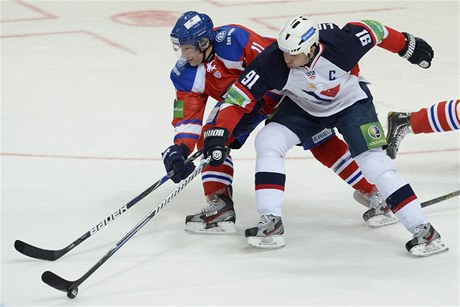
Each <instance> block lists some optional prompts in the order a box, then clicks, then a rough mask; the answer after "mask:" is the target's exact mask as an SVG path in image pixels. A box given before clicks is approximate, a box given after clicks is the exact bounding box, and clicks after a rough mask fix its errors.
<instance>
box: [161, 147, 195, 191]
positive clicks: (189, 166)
mask: <svg viewBox="0 0 460 307" xmlns="http://www.w3.org/2000/svg"><path fill="white" fill-rule="evenodd" d="M189 154H190V150H189V149H188V147H187V146H185V145H184V144H180V145H172V146H169V147H168V148H167V149H166V150H165V151H164V152H162V153H161V155H162V157H163V163H164V165H165V168H166V171H167V172H168V173H169V172H170V171H174V174H173V175H172V176H171V180H172V181H174V183H179V182H180V181H181V180H182V179H185V178H187V177H188V175H190V174H191V173H192V172H193V170H194V169H195V164H193V163H192V162H188V163H185V160H186V159H187V157H188V155H189Z"/></svg>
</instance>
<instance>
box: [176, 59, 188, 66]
mask: <svg viewBox="0 0 460 307" xmlns="http://www.w3.org/2000/svg"><path fill="white" fill-rule="evenodd" d="M185 64H187V60H186V59H185V58H180V59H179V60H178V61H177V63H176V65H177V66H179V67H181V66H184V65H185Z"/></svg>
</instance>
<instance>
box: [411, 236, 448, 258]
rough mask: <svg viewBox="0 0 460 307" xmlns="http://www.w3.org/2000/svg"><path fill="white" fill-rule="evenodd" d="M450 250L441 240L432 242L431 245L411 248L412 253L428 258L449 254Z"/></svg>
mask: <svg viewBox="0 0 460 307" xmlns="http://www.w3.org/2000/svg"><path fill="white" fill-rule="evenodd" d="M448 250H449V248H448V247H447V246H446V245H445V244H444V243H443V242H442V241H441V238H438V239H435V240H433V241H431V243H430V244H428V245H426V244H419V245H416V246H414V247H412V248H411V250H410V253H411V254H412V255H413V256H417V257H427V256H432V255H436V254H439V253H443V252H447V251H448Z"/></svg>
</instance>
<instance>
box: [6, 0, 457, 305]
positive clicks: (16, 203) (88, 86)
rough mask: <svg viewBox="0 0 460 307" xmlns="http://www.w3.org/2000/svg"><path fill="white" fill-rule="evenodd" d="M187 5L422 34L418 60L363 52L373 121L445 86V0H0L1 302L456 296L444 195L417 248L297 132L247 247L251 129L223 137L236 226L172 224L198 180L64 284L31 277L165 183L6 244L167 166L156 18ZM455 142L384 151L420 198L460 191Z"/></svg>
mask: <svg viewBox="0 0 460 307" xmlns="http://www.w3.org/2000/svg"><path fill="white" fill-rule="evenodd" d="M186 10H197V11H201V12H205V13H208V14H209V15H210V16H211V17H212V18H213V19H214V24H215V25H222V24H228V23H239V24H242V25H245V26H247V27H249V28H252V29H254V30H255V31H257V32H259V33H261V34H264V35H266V36H276V35H277V30H278V29H279V28H280V27H281V26H282V25H283V24H284V23H285V22H286V21H287V20H288V19H289V18H290V17H292V16H294V15H297V14H305V15H306V16H309V17H311V18H313V19H316V20H317V21H318V22H334V23H336V24H338V25H340V26H343V25H344V24H345V23H346V22H348V21H354V20H360V19H375V20H378V21H381V22H382V23H384V24H385V25H388V26H390V27H393V28H395V29H397V30H400V31H406V32H409V33H412V34H414V35H416V36H419V37H422V38H424V39H425V40H427V41H428V42H429V43H430V44H431V45H432V46H433V48H434V50H435V58H434V61H433V65H432V67H431V68H430V69H428V70H423V69H420V68H419V67H417V66H415V65H410V64H409V63H408V62H407V61H405V60H404V59H402V58H400V57H399V56H397V55H395V54H391V53H389V52H387V51H385V50H383V49H380V48H375V49H374V50H372V51H371V52H370V53H368V54H367V55H366V56H365V58H364V59H363V60H362V61H361V64H360V66H361V72H362V74H363V75H364V76H365V77H366V78H367V79H368V80H369V81H370V82H371V83H372V85H371V87H370V88H371V91H372V93H373V95H374V99H375V105H376V108H377V110H378V113H379V117H380V119H381V121H382V123H383V125H384V127H385V128H386V114H387V112H388V111H390V110H401V111H416V110H418V109H420V108H422V107H428V106H430V105H431V104H434V103H436V102H438V101H442V100H447V99H454V98H458V97H459V36H460V34H459V2H457V1H410V2H403V1H252V2H251V3H250V2H249V1H244V2H243V1H224V0H207V1H32V0H16V1H3V0H2V1H1V27H2V29H1V37H0V38H1V40H0V42H1V78H2V79H1V91H2V93H1V137H2V139H1V155H2V156H1V174H2V176H1V182H2V184H1V192H2V193H1V306H5V307H6V306H184V305H194V306H217V305H234V306H242V305H250V306H272V305H278V306H290V305H296V306H299V305H301V306H331V305H343V306H356V305H358V306H409V305H414V306H458V305H459V198H454V199H450V200H447V201H444V202H441V203H438V204H435V205H433V206H430V207H427V208H425V209H424V211H425V213H426V215H427V217H428V219H429V220H430V221H431V223H432V224H433V225H434V226H435V227H436V228H437V230H438V231H439V232H440V233H441V234H442V236H443V238H444V241H445V242H446V244H448V245H449V247H450V251H449V252H447V253H444V254H440V255H437V256H433V257H428V258H414V257H412V256H410V255H409V254H408V253H407V251H406V250H405V248H404V244H405V243H406V241H408V240H409V239H410V237H411V235H410V234H409V233H408V232H407V231H406V230H405V229H404V228H403V226H402V225H401V224H395V225H391V226H387V227H384V228H378V229H371V228H369V227H368V226H367V225H366V224H365V223H364V222H363V220H362V218H361V215H362V213H363V212H364V211H365V208H364V207H362V206H361V205H359V204H357V203H356V202H355V201H354V200H353V198H352V192H353V191H352V189H351V188H350V187H348V186H347V185H345V184H344V183H343V182H342V181H341V180H339V178H338V177H337V176H335V175H334V174H333V173H332V171H330V170H328V169H325V168H324V167H323V166H321V165H320V164H319V163H318V162H317V161H315V160H314V159H313V158H312V155H311V154H310V153H309V152H304V151H302V150H300V149H299V148H295V149H293V150H292V151H291V152H290V153H289V154H288V159H287V161H286V166H287V185H286V193H285V194H286V200H285V204H284V208H283V220H284V224H285V231H286V234H285V240H286V247H284V248H283V249H280V250H273V251H265V250H257V249H254V248H251V247H249V246H248V245H247V242H246V239H245V238H244V235H243V233H244V230H245V229H246V228H248V227H252V226H254V225H255V224H256V223H257V221H258V220H259V217H258V215H257V212H256V209H255V196H254V191H253V190H254V184H253V182H254V179H253V172H254V165H255V153H254V148H253V141H254V135H252V136H251V138H250V139H249V140H248V142H247V144H246V145H245V147H244V148H243V149H241V150H238V151H234V152H233V157H234V162H235V169H236V172H235V181H234V190H235V197H234V198H235V204H236V210H237V225H236V226H237V228H238V232H237V233H236V234H232V235H223V236H218V235H214V236H213V235H211V236H205V235H191V234H187V233H186V232H185V231H184V230H183V228H184V219H185V216H186V215H187V214H191V213H195V212H196V211H198V210H199V209H200V208H201V207H202V206H203V205H204V198H203V196H202V188H201V184H200V179H196V180H194V181H192V182H191V183H190V185H189V186H187V187H186V188H185V189H184V190H183V191H182V192H181V193H180V194H178V196H177V197H176V198H174V199H173V200H172V201H171V203H169V204H168V205H167V206H166V207H165V208H164V209H163V210H162V211H160V212H159V213H158V214H157V215H156V216H155V217H154V218H153V219H152V220H151V221H150V222H149V223H148V224H147V225H145V227H143V228H142V229H141V230H140V231H139V233H138V234H137V235H135V236H134V237H133V238H132V239H131V240H129V241H128V242H127V243H126V244H125V245H124V246H123V247H122V248H121V249H120V250H119V251H118V252H117V253H116V254H114V255H113V256H112V257H111V258H110V259H109V260H108V261H107V262H106V263H105V264H103V265H102V266H101V267H100V268H99V269H98V270H97V271H96V272H95V273H94V274H93V275H92V276H91V277H89V278H88V279H87V280H86V281H85V282H84V283H83V284H82V285H81V286H80V287H79V289H80V294H79V295H78V297H77V298H76V299H74V300H72V301H71V300H69V299H68V298H67V297H66V295H65V294H64V293H63V292H59V291H57V290H55V289H53V288H51V287H49V286H48V285H46V284H44V283H43V282H42V281H41V278H40V276H41V274H42V273H43V272H44V271H47V270H50V271H52V272H55V273H56V274H58V275H60V276H62V277H64V278H66V279H69V280H75V279H78V278H79V277H80V276H82V275H83V274H84V273H85V272H86V271H87V270H89V269H90V268H91V267H92V266H93V265H94V264H96V262H97V261H98V260H99V259H100V258H101V257H102V256H103V255H104V254H106V253H107V252H108V251H109V249H110V248H112V246H113V245H114V244H115V243H116V242H118V241H119V240H120V239H121V238H122V237H123V236H124V235H125V234H126V233H127V232H128V231H129V230H130V229H131V228H132V227H134V226H135V225H136V224H137V223H138V222H139V221H140V220H141V219H142V218H143V217H144V216H146V215H147V214H148V213H149V212H150V211H151V210H152V209H153V208H154V207H155V206H157V205H158V204H159V203H160V202H161V201H162V200H163V199H164V198H165V197H166V196H167V195H168V194H169V193H170V191H172V190H173V189H174V187H175V185H174V184H173V183H172V182H167V183H165V184H164V185H163V186H161V187H160V188H159V189H158V190H156V191H154V192H153V193H152V194H150V195H149V196H147V197H146V198H145V199H143V200H142V201H140V202H139V203H138V204H137V205H135V206H134V207H132V208H131V209H130V210H129V211H128V212H126V213H125V214H124V215H123V216H121V217H119V218H118V219H117V220H115V221H114V222H113V223H111V224H110V225H107V226H106V228H104V229H102V230H101V231H99V232H97V233H96V234H95V235H94V237H90V238H89V239H88V240H86V241H85V242H83V243H82V244H81V245H79V246H78V247H76V248H75V249H74V250H72V251H71V252H69V253H68V254H67V255H65V256H63V257H62V258H61V259H59V260H57V261H55V262H46V261H41V260H36V259H31V258H27V257H25V256H23V255H21V254H19V253H18V252H17V251H16V250H15V249H14V247H13V244H14V241H15V240H17V239H20V240H24V241H25V242H28V243H31V244H34V245H37V246H40V247H44V248H49V249H59V248H63V247H65V246H66V245H67V244H69V243H71V242H72V241H73V240H75V239H77V238H78V237H79V236H80V235H82V234H84V233H85V232H87V231H88V230H90V229H91V228H92V227H93V226H94V225H96V224H97V223H99V222H100V221H102V220H104V219H105V218H106V217H107V216H109V215H110V214H111V213H112V212H114V211H115V210H117V209H118V208H120V207H122V206H123V205H124V204H126V203H127V202H129V201H130V200H131V199H133V198H134V197H136V196H137V195H138V194H140V193H141V192H142V191H144V190H145V189H146V188H147V187H149V186H150V185H152V184H153V183H154V182H155V181H157V180H158V179H160V178H161V177H162V176H163V175H164V174H165V171H164V168H163V163H162V161H161V158H160V152H161V151H163V150H164V149H165V148H166V147H167V146H169V145H170V144H171V143H172V136H173V130H172V127H171V125H170V121H171V119H172V101H173V99H174V89H173V87H172V84H171V83H170V81H169V72H170V70H171V68H172V67H173V65H174V63H175V61H176V56H175V54H174V52H173V50H172V48H171V44H170V41H169V31H170V30H171V28H172V26H173V24H174V22H175V20H176V19H177V17H178V16H179V15H180V14H181V13H182V12H184V11H186ZM212 104H213V103H212V101H211V102H210V105H212ZM459 150H460V146H459V133H458V132H449V133H443V134H431V135H409V136H407V137H406V139H405V140H404V142H403V143H402V146H401V149H400V154H399V155H398V158H397V159H396V160H395V161H396V165H397V168H398V170H399V172H400V173H401V174H403V175H404V176H405V177H406V178H407V179H408V180H409V181H410V182H411V184H412V186H413V188H414V190H415V191H416V193H417V195H418V196H419V198H420V199H421V200H422V201H424V200H428V199H431V198H434V197H437V196H440V195H443V194H446V193H449V192H452V191H455V190H458V189H459V186H460V183H459V166H460V161H459Z"/></svg>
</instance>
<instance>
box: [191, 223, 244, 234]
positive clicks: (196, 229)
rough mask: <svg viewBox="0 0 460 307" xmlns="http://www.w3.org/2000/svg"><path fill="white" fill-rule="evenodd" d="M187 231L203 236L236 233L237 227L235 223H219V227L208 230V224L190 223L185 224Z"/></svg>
mask: <svg viewBox="0 0 460 307" xmlns="http://www.w3.org/2000/svg"><path fill="white" fill-rule="evenodd" d="M208 227H209V226H208ZM185 231H187V232H189V233H201V234H228V233H235V232H236V227H235V223H233V222H219V223H217V225H215V226H213V227H209V228H206V224H204V223H198V222H189V223H187V224H185Z"/></svg>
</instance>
